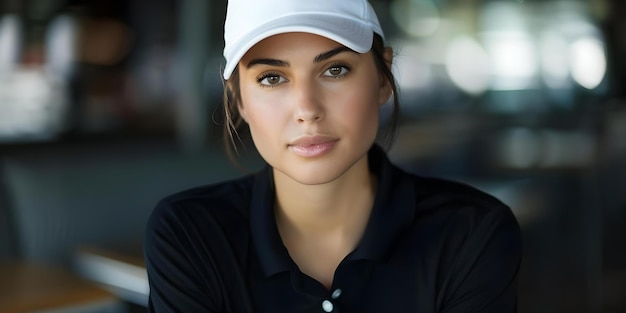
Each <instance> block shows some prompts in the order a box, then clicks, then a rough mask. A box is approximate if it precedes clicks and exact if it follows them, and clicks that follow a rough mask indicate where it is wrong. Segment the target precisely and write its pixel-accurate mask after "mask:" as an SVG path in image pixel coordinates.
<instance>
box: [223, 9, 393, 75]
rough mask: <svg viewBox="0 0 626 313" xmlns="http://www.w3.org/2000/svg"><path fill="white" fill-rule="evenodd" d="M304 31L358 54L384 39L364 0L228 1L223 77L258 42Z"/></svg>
mask: <svg viewBox="0 0 626 313" xmlns="http://www.w3.org/2000/svg"><path fill="white" fill-rule="evenodd" d="M289 32H306V33H312V34H316V35H320V36H324V37H326V38H328V39H331V40H334V41H336V42H338V43H340V44H342V45H344V46H346V47H348V48H350V49H352V50H354V51H356V52H358V53H365V52H368V51H369V50H370V49H371V48H372V40H373V37H374V33H377V34H378V35H380V36H381V37H382V38H383V39H384V34H383V30H382V28H381V27H380V23H379V22H378V17H376V13H375V12H374V9H373V8H372V6H371V5H370V3H369V2H368V1H367V0H228V9H227V11H226V22H225V24H224V43H225V45H224V57H225V58H226V66H225V68H224V73H223V75H224V79H228V78H230V75H231V74H232V73H233V70H234V69H235V67H236V66H237V64H238V63H239V60H240V59H241V58H242V57H243V56H244V54H246V52H247V51H248V50H249V49H250V48H252V46H254V45H255V44H257V43H258V42H259V41H261V40H263V39H265V38H267V37H270V36H273V35H277V34H282V33H289Z"/></svg>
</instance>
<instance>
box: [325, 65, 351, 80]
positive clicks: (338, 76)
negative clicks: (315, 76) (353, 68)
mask: <svg viewBox="0 0 626 313" xmlns="http://www.w3.org/2000/svg"><path fill="white" fill-rule="evenodd" d="M336 67H338V68H342V69H345V72H344V73H341V74H339V75H337V76H333V75H329V76H327V75H324V76H326V77H330V78H335V79H337V78H342V77H345V76H346V75H348V73H350V67H349V66H347V65H345V64H343V63H335V64H332V65H331V66H329V67H328V68H327V69H326V70H325V71H324V73H326V72H328V71H329V70H330V69H332V68H336ZM342 72H343V71H342Z"/></svg>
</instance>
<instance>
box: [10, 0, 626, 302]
mask: <svg viewBox="0 0 626 313" xmlns="http://www.w3.org/2000/svg"><path fill="white" fill-rule="evenodd" d="M371 2H372V4H373V5H374V7H375V8H376V9H377V11H378V13H379V17H380V19H381V22H382V23H383V28H384V29H385V30H386V34H387V41H388V43H389V44H390V45H391V46H392V47H394V48H395V51H396V63H395V66H394V71H395V73H396V75H397V78H398V82H399V85H400V86H399V87H400V93H401V94H400V95H399V96H400V99H401V105H402V114H401V123H400V133H399V136H398V138H397V141H396V143H395V145H394V147H393V148H392V149H391V151H390V157H391V158H392V159H393V160H394V161H395V162H396V163H397V164H398V165H400V166H401V167H403V168H405V169H407V170H409V171H411V172H414V173H418V174H421V175H436V176H442V177H448V178H453V179H457V180H461V181H465V182H468V183H471V184H473V185H476V186H478V187H480V188H482V189H484V190H486V191H488V192H490V193H492V194H494V195H495V196H497V197H498V198H500V199H501V200H502V201H504V202H505V203H507V204H509V205H510V206H511V208H512V209H513V211H514V213H515V214H516V216H517V218H518V220H519V222H520V225H521V227H522V231H523V235H524V261H523V264H522V269H521V272H520V294H519V311H520V312H529V313H540V312H568V313H576V312H589V313H599V312H607V313H609V312H616V313H617V312H626V245H625V244H626V88H625V87H626V2H624V1H621V0H377V1H374V0H372V1H371ZM225 7H226V1H225V0H219V1H215V0H211V1H208V0H152V1H142V0H107V1H103V0H97V1H96V0H75V1H73V0H2V2H0V312H6V313H10V312H145V311H146V309H145V305H146V299H147V292H148V286H147V282H146V277H145V272H144V270H143V260H142V247H141V243H142V240H143V228H144V224H145V222H146V219H147V217H148V215H149V214H150V212H151V210H152V208H153V207H154V205H155V204H156V201H157V200H158V199H160V198H162V197H163V196H165V195H167V194H170V193H173V192H176V191H179V190H182V189H186V188H189V187H192V186H197V185H202V184H208V183H211V182H215V181H220V180H224V179H227V178H231V177H236V176H240V175H243V174H245V172H242V171H241V170H239V169H237V168H236V167H235V166H233V165H232V164H231V163H229V161H228V159H227V158H226V157H225V153H224V148H223V146H224V141H223V140H222V137H221V111H220V105H221V97H222V83H221V80H220V68H221V66H223V59H222V56H221V49H222V47H223V40H222V31H223V26H222V24H223V21H224V14H225ZM253 150H254V149H253V148H248V149H247V151H248V153H245V152H244V153H243V156H242V158H243V159H242V164H243V165H244V166H245V167H247V168H248V169H250V170H254V169H256V168H258V166H259V165H260V164H261V162H260V161H259V159H258V157H257V156H256V155H255V154H254V152H253Z"/></svg>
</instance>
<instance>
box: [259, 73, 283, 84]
mask: <svg viewBox="0 0 626 313" xmlns="http://www.w3.org/2000/svg"><path fill="white" fill-rule="evenodd" d="M285 81H287V80H286V79H285V78H284V77H282V76H280V75H278V74H275V73H266V74H263V75H261V76H260V77H258V78H257V82H258V83H259V84H261V85H263V86H269V87H273V86H276V85H278V84H280V83H283V82H285Z"/></svg>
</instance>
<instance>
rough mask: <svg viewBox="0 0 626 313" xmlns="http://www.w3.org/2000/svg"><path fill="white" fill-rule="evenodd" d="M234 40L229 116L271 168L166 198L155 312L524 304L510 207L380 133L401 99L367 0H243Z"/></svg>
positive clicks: (153, 236)
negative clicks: (396, 155)
mask: <svg viewBox="0 0 626 313" xmlns="http://www.w3.org/2000/svg"><path fill="white" fill-rule="evenodd" d="M224 38H225V48H224V56H225V58H226V66H225V68H224V73H223V76H224V79H225V104H224V105H225V112H226V119H227V121H228V123H227V126H228V127H227V128H228V130H229V132H230V136H231V139H232V137H233V136H236V134H235V135H233V133H232V132H235V131H236V128H237V126H238V124H239V123H240V122H243V123H245V124H246V125H247V126H248V127H249V130H250V134H251V136H252V139H253V141H254V144H255V146H256V148H257V150H258V151H259V153H260V155H261V156H262V157H263V159H264V160H265V161H266V162H267V164H268V165H267V167H266V168H265V169H264V170H262V171H260V172H259V173H257V174H254V175H250V176H246V177H243V178H240V179H237V180H233V181H228V182H224V183H220V184H215V185H210V186H204V187H199V188H195V189H192V190H188V191H184V192H181V193H178V194H176V195H173V196H170V197H167V198H165V199H164V200H162V201H161V202H160V203H159V204H158V205H157V207H156V209H155V211H154V212H153V214H152V216H151V218H150V221H149V223H148V228H147V233H146V248H145V253H146V265H147V270H148V275H149V280H150V287H151V294H150V301H149V307H150V310H151V311H152V312H186V313H188V312H499V313H501V312H514V311H515V310H516V292H517V286H516V284H517V271H518V268H519V263H520V258H521V256H520V246H521V244H520V233H519V227H518V225H517V222H516V220H515V218H514V217H513V215H512V214H511V211H510V210H509V209H508V208H507V207H506V206H505V205H503V204H502V203H500V202H499V201H497V200H496V199H494V198H492V197H491V196H488V195H486V194H484V193H482V192H480V191H478V190H476V189H473V188H471V187H468V186H465V185H462V184H458V183H453V182H448V181H443V180H437V179H431V178H423V177H418V176H414V175H410V174H408V173H405V172H403V171H402V170H400V169H398V168H396V167H395V166H393V165H392V164H391V163H389V161H388V160H387V157H386V155H385V152H384V151H383V150H382V149H381V148H380V147H379V145H378V144H377V143H376V138H377V136H379V134H378V120H379V112H380V109H381V107H382V106H383V105H385V103H386V102H388V100H389V99H393V102H394V106H395V108H396V109H397V101H396V100H395V98H393V95H394V93H395V82H394V79H393V75H392V74H391V71H390V67H391V63H392V55H393V53H392V51H391V49H389V48H386V47H384V45H383V38H384V35H383V32H382V30H381V28H380V25H379V22H378V19H377V17H376V14H375V13H374V11H373V9H372V7H371V6H370V5H369V3H368V2H367V0H341V1H337V0H316V1H294V0H231V1H229V4H228V10H227V16H226V23H225V33H224ZM379 137H380V136H379Z"/></svg>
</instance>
